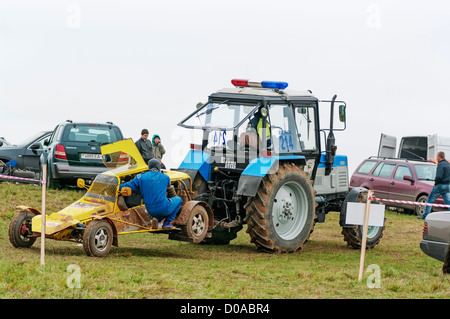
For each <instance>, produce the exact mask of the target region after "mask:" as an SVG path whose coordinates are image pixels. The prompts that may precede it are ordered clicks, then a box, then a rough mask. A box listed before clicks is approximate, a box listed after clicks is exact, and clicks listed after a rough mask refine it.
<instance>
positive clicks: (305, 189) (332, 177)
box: [173, 80, 383, 253]
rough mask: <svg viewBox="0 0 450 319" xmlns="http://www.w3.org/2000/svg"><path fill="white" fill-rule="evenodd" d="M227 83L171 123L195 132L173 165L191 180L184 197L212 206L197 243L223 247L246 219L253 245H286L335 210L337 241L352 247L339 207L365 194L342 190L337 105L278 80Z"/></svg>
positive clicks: (298, 243)
mask: <svg viewBox="0 0 450 319" xmlns="http://www.w3.org/2000/svg"><path fill="white" fill-rule="evenodd" d="M231 82H232V84H233V85H234V86H233V87H230V88H225V89H222V90H219V91H217V92H216V93H213V94H211V95H210V96H209V99H208V102H207V103H204V104H202V103H200V104H198V105H197V109H196V110H195V112H193V113H192V114H190V115H189V116H187V117H186V118H185V119H184V120H182V121H181V122H180V123H179V124H178V125H179V126H181V127H184V128H188V129H194V130H198V131H197V132H198V133H199V135H200V134H201V136H202V142H201V144H191V149H190V150H189V152H188V154H187V155H186V157H185V158H184V160H183V162H182V163H181V165H180V166H179V168H178V170H179V171H182V172H185V173H187V174H188V175H189V176H190V177H191V179H192V191H193V198H194V199H195V200H198V201H202V202H205V203H207V204H208V205H209V207H210V208H211V210H212V212H213V218H214V223H211V225H213V226H210V227H209V230H208V234H207V236H206V237H205V239H204V240H203V241H204V242H205V243H211V244H228V243H229V242H230V241H231V240H232V239H234V238H236V236H237V235H236V234H237V232H238V231H240V230H241V229H243V227H244V225H245V224H247V228H246V229H247V233H248V234H249V235H250V238H251V242H252V243H254V244H255V245H256V247H257V248H258V249H261V250H263V251H266V252H271V253H285V252H294V251H297V250H299V249H301V248H302V247H303V245H304V243H305V242H306V241H307V240H308V238H309V236H310V234H311V233H312V231H313V228H314V225H315V223H316V222H324V221H325V216H326V214H327V213H328V212H330V211H338V212H340V214H341V216H340V225H341V226H342V233H343V235H344V240H345V241H347V243H348V244H349V245H350V246H352V247H354V248H359V247H360V243H361V237H362V236H361V233H362V231H361V227H360V226H355V225H346V224H345V212H346V209H345V207H346V202H347V201H353V202H357V201H360V202H363V201H365V196H367V190H365V189H353V190H351V191H350V192H349V178H348V161H347V157H346V156H343V155H337V154H336V145H335V138H334V132H335V131H337V130H344V129H345V126H346V124H345V123H346V119H345V116H346V113H345V108H346V104H345V102H343V101H337V100H336V96H334V97H333V98H332V100H331V101H321V100H319V99H317V98H316V97H314V96H313V94H312V93H311V92H310V91H303V92H301V91H291V90H286V87H287V86H288V84H287V83H286V82H271V81H262V82H253V81H248V80H232V81H231ZM324 104H326V105H330V107H331V110H330V118H329V120H330V127H328V128H327V129H323V128H321V127H320V121H319V120H320V116H319V106H321V105H324ZM335 104H339V107H338V108H336V109H335V107H334V106H335ZM335 113H336V116H335ZM335 117H336V118H339V121H337V120H336V122H337V123H336V125H339V127H336V128H334V121H335ZM327 132H328V135H327ZM321 139H322V141H321ZM322 144H325V145H322ZM382 234H383V228H382V227H375V228H372V229H371V230H370V231H369V238H368V241H367V243H368V247H374V246H375V245H376V244H377V243H378V242H379V240H380V238H381V237H382ZM174 237H176V235H174ZM173 239H180V238H173Z"/></svg>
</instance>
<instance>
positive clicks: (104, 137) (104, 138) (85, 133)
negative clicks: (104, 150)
mask: <svg viewBox="0 0 450 319" xmlns="http://www.w3.org/2000/svg"><path fill="white" fill-rule="evenodd" d="M65 140H66V141H69V142H96V143H100V144H103V143H111V142H116V141H118V140H119V134H118V132H117V130H115V129H114V128H112V129H110V128H109V127H107V126H105V127H103V126H91V125H79V124H78V125H76V126H71V127H69V130H68V132H66V133H65Z"/></svg>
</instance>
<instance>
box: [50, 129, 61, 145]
mask: <svg viewBox="0 0 450 319" xmlns="http://www.w3.org/2000/svg"><path fill="white" fill-rule="evenodd" d="M61 127H62V126H61V125H57V126H56V127H55V129H54V130H53V132H52V135H51V136H50V140H49V144H50V143H53V142H54V141H55V140H56V136H57V134H58V132H59V131H61Z"/></svg>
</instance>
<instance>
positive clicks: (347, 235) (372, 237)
mask: <svg viewBox="0 0 450 319" xmlns="http://www.w3.org/2000/svg"><path fill="white" fill-rule="evenodd" d="M353 192H354V194H357V195H354V194H349V195H348V198H347V199H346V200H345V201H344V205H343V207H342V213H341V215H342V216H341V218H342V219H344V215H345V214H346V210H347V202H357V203H365V202H366V201H367V195H368V190H366V189H362V188H360V189H356V188H355V189H353ZM349 196H350V197H349ZM353 196H355V198H353ZM372 203H374V204H377V201H372ZM344 220H345V219H344ZM343 223H344V222H343ZM383 232H384V226H383V227H380V226H368V229H367V242H366V248H367V249H370V248H374V247H375V246H376V245H378V244H379V243H380V240H381V238H382V237H383ZM342 235H344V241H346V242H347V245H348V246H350V247H352V248H355V249H361V244H362V237H363V226H361V225H343V226H342Z"/></svg>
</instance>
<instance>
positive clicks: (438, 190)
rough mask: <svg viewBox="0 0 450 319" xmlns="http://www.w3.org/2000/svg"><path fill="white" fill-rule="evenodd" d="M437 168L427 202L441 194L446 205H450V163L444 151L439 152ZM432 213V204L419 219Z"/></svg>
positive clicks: (431, 201) (434, 199)
mask: <svg viewBox="0 0 450 319" xmlns="http://www.w3.org/2000/svg"><path fill="white" fill-rule="evenodd" d="M437 160H438V165H437V170H436V178H435V179H434V187H433V189H432V190H431V192H430V195H428V199H427V203H434V202H435V201H436V199H438V197H439V196H442V198H443V199H444V202H445V205H450V163H449V162H448V161H447V160H446V159H445V153H444V152H438V154H437ZM430 213H431V206H426V207H425V211H424V212H423V214H422V216H417V218H419V219H425V218H426V217H427V215H428V214H430Z"/></svg>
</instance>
